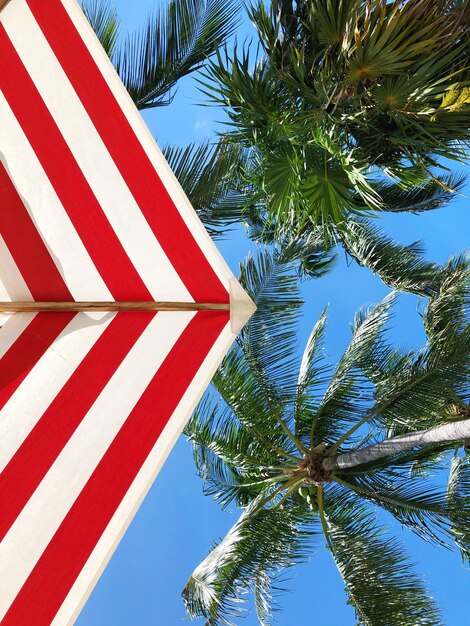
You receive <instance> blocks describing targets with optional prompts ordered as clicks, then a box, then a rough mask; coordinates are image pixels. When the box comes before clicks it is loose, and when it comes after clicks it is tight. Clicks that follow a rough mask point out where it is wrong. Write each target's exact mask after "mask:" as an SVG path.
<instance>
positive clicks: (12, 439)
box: [0, 313, 116, 472]
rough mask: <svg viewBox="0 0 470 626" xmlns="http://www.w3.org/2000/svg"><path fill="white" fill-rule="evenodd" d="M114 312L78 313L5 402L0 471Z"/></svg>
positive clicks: (0, 423) (1, 418)
mask: <svg viewBox="0 0 470 626" xmlns="http://www.w3.org/2000/svg"><path fill="white" fill-rule="evenodd" d="M115 315H116V314H115V313H98V314H96V313H94V314H92V315H88V314H86V313H78V314H77V315H76V316H75V317H74V318H73V319H72V321H71V322H70V324H68V325H67V327H66V328H65V329H64V330H63V332H62V333H61V334H60V335H59V337H58V338H57V339H56V340H55V341H54V343H53V345H52V346H51V348H50V349H48V350H47V351H46V352H45V353H44V354H43V356H42V357H41V358H40V359H39V361H38V362H37V363H36V365H35V366H34V367H33V368H32V370H31V372H30V373H29V374H28V376H27V377H26V378H25V379H24V381H23V382H22V384H21V385H20V386H19V387H18V389H17V390H16V391H15V393H14V394H13V395H12V396H11V398H10V399H9V400H8V402H7V403H6V404H5V406H4V407H3V409H2V410H1V411H0V472H1V471H2V470H3V468H4V467H5V465H6V464H7V463H8V461H9V460H10V459H11V457H12V456H13V455H14V454H15V452H16V451H17V450H18V448H19V447H20V445H21V444H22V443H23V441H24V440H25V439H26V437H27V436H28V434H29V433H30V432H31V430H32V429H33V427H34V426H35V425H36V423H37V422H38V421H39V419H40V418H41V416H42V415H43V414H44V412H45V411H46V409H47V408H48V406H49V405H50V404H51V402H52V401H53V400H54V398H55V397H56V395H57V394H58V393H59V391H60V390H61V389H62V387H63V386H64V385H65V383H66V382H67V381H68V379H69V378H70V376H71V375H72V374H73V373H74V371H75V370H76V368H77V367H78V365H79V364H80V362H81V361H82V360H83V359H84V358H85V356H86V355H87V354H88V352H89V351H90V350H91V348H92V347H93V345H94V343H95V342H96V341H97V340H98V339H99V337H100V336H101V335H102V334H103V332H104V331H105V329H106V328H107V327H108V326H109V324H110V323H111V320H112V319H113V317H115ZM19 416H21V418H20V419H19Z"/></svg>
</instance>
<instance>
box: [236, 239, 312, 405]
mask: <svg viewBox="0 0 470 626" xmlns="http://www.w3.org/2000/svg"><path fill="white" fill-rule="evenodd" d="M240 269H241V271H240V283H241V284H242V285H243V287H244V288H245V289H246V290H247V292H248V293H249V294H250V296H251V297H252V299H253V300H254V302H255V303H256V306H257V310H256V312H255V314H254V315H253V317H252V318H251V319H250V321H249V323H248V324H247V325H246V326H245V328H244V330H243V331H242V333H241V334H240V338H239V344H240V346H241V347H242V349H243V352H244V354H245V357H246V359H247V361H248V362H249V364H250V367H251V369H252V370H253V372H254V375H255V377H256V378H257V380H258V382H259V384H260V386H261V387H263V388H264V389H265V395H266V396H267V397H268V398H271V399H272V401H275V400H276V399H277V400H280V399H281V398H283V399H284V400H285V401H288V400H290V399H291V398H292V397H293V394H294V393H295V388H296V373H295V370H296V366H297V357H296V331H297V322H298V318H299V310H300V307H301V306H302V304H303V301H302V299H301V297H300V289H299V285H298V278H297V274H296V271H295V265H294V264H293V263H291V262H290V261H289V262H285V261H284V257H283V253H282V251H277V250H274V252H273V253H270V252H268V251H264V252H262V251H261V252H258V254H257V255H256V256H249V257H248V258H247V259H246V261H245V262H244V263H243V265H242V266H241V268H240Z"/></svg>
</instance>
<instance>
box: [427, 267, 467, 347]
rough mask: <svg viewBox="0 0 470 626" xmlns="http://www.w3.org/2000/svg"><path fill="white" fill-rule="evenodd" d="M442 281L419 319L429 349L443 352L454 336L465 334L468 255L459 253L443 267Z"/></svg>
mask: <svg viewBox="0 0 470 626" xmlns="http://www.w3.org/2000/svg"><path fill="white" fill-rule="evenodd" d="M443 277H444V279H443V281H442V284H441V287H440V289H439V292H438V294H436V297H435V298H432V299H431V300H430V301H429V304H428V306H427V308H426V311H425V313H424V317H423V321H424V326H425V329H426V333H427V335H428V339H429V343H430V345H431V348H432V349H434V350H435V351H437V352H438V353H439V354H443V353H445V352H446V351H447V349H448V347H450V348H451V347H452V345H453V344H454V343H455V342H456V340H457V337H459V336H462V335H464V334H465V332H466V329H467V328H468V324H469V321H470V319H469V313H470V257H469V256H468V255H461V256H458V257H455V258H452V259H450V260H449V262H448V264H447V266H446V267H445V268H443Z"/></svg>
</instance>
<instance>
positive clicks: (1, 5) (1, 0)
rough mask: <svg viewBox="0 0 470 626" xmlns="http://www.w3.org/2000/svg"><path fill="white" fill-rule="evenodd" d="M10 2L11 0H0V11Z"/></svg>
mask: <svg viewBox="0 0 470 626" xmlns="http://www.w3.org/2000/svg"><path fill="white" fill-rule="evenodd" d="M9 2H10V0H0V11H1V10H2V9H4V8H5V7H6V6H7V4H8V3H9Z"/></svg>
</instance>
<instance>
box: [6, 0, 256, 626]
mask: <svg viewBox="0 0 470 626" xmlns="http://www.w3.org/2000/svg"><path fill="white" fill-rule="evenodd" d="M0 56H1V58H2V71H1V72H0V161H1V162H0V201H1V205H2V211H1V212H0V265H1V269H0V280H1V283H2V284H1V288H0V296H2V297H3V298H4V299H10V300H13V301H17V300H34V301H73V300H75V301H174V302H197V303H218V304H221V303H222V304H223V303H226V304H229V303H230V311H215V310H209V311H200V312H189V311H188V312H158V313H155V312H117V313H111V312H103V313H74V312H61V313H47V312H44V313H36V314H35V313H21V314H12V315H10V316H6V317H5V316H4V317H3V320H2V321H3V327H2V328H1V330H0V471H1V475H0V540H1V544H0V623H1V624H2V626H18V625H20V624H21V625H23V624H34V625H35V626H42V625H44V626H46V625H49V624H54V625H56V626H58V625H61V626H62V625H63V624H68V623H72V622H73V621H74V619H75V617H76V615H77V612H78V611H79V609H80V607H81V606H82V605H83V602H84V600H85V599H86V597H87V595H88V594H89V593H90V591H91V589H92V587H93V585H94V583H95V582H96V580H97V578H98V576H99V574H100V573H101V571H102V570H103V568H104V566H105V564H106V562H107V560H108V559H109V558H110V555H111V554H112V551H113V550H114V548H115V547H116V545H117V543H118V541H119V539H120V538H121V536H122V534H123V532H124V531H125V528H126V527H127V525H128V524H129V522H130V520H131V519H132V516H133V515H134V513H135V511H136V510H137V508H138V506H139V504H140V502H141V501H142V499H143V497H144V495H145V493H146V492H147V490H148V489H149V487H150V485H151V483H152V482H153V480H154V478H155V476H156V474H157V473H158V470H159V468H160V467H161V465H162V464H163V462H164V460H165V458H166V456H167V455H168V453H169V451H170V450H171V447H172V446H173V444H174V442H175V440H176V438H177V437H178V435H179V433H180V432H181V430H182V428H183V426H184V423H185V421H186V420H187V418H188V416H189V415H190V413H191V411H192V410H193V408H194V406H195V404H196V403H197V401H198V399H199V398H200V396H201V395H202V393H203V391H204V389H205V387H206V386H207V384H208V383H209V381H210V379H211V377H212V375H213V373H214V371H215V369H216V367H217V365H218V363H219V362H220V360H221V359H222V357H223V356H224V354H225V353H226V351H227V350H228V348H229V346H230V344H231V343H232V341H233V339H234V336H235V332H236V330H237V328H239V327H240V325H241V324H243V323H244V322H245V321H246V320H247V319H248V317H249V316H250V315H251V313H252V312H253V305H252V303H251V301H250V299H249V298H248V296H246V294H245V293H244V292H243V290H242V289H241V287H240V286H239V285H238V283H237V282H236V280H235V279H234V277H233V275H232V273H231V271H230V270H229V269H228V267H227V266H226V264H225V263H224V261H223V259H222V258H221V257H220V255H219V253H218V252H217V250H216V248H215V246H214V245H213V243H212V241H211V240H210V238H209V236H208V235H207V233H206V231H205V230H204V228H203V227H202V225H201V223H200V221H199V220H198V218H197V216H196V214H195V213H194V211H193V209H192V208H191V206H190V204H189V202H188V200H187V198H186V197H185V195H184V193H183V192H182V190H181V188H180V186H179V185H178V183H177V181H176V180H175V178H174V176H173V174H172V173H171V171H170V170H169V168H168V166H167V164H166V162H165V161H164V159H163V157H162V155H161V153H160V151H159V149H158V148H157V146H156V144H155V142H154V140H153V138H152V137H151V135H150V133H149V131H148V130H147V128H146V126H145V124H144V123H143V121H142V119H141V117H140V115H139V113H138V112H137V110H136V109H135V107H134V105H133V103H132V101H131V100H130V98H129V97H128V94H127V92H126V91H125V89H124V87H123V86H122V84H121V83H120V81H119V78H118V76H117V75H116V73H115V72H114V69H113V68H112V65H111V64H110V62H109V60H108V58H107V57H106V54H105V53H104V51H103V50H102V49H101V47H100V45H99V43H98V41H97V40H96V38H95V35H94V33H93V32H92V30H91V28H90V27H89V25H88V23H87V22H86V19H85V18H84V16H83V14H82V12H81V10H80V9H79V7H78V5H77V4H76V3H75V1H74V0H48V2H44V1H43V0H10V2H9V3H8V4H7V6H6V7H5V8H4V9H3V10H2V11H1V13H0ZM162 514H164V512H162Z"/></svg>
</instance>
